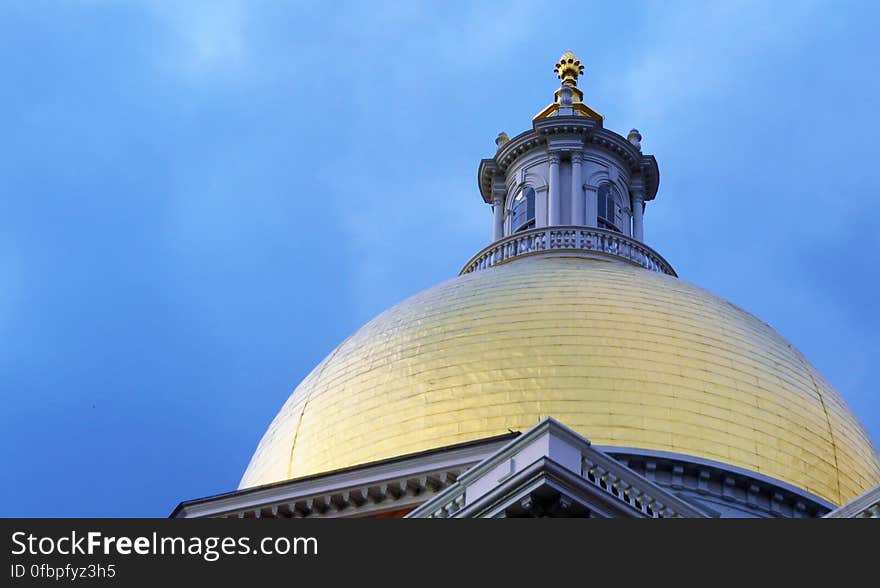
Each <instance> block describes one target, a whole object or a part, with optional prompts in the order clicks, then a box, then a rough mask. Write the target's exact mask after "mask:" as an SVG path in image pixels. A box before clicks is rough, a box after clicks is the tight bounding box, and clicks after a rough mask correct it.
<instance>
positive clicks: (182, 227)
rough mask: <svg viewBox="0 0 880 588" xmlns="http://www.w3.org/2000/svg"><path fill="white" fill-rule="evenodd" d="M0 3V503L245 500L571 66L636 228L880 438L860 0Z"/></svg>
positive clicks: (458, 238)
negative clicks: (576, 65)
mask: <svg viewBox="0 0 880 588" xmlns="http://www.w3.org/2000/svg"><path fill="white" fill-rule="evenodd" d="M367 4H368V3H352V4H342V5H340V4H338V3H335V2H334V3H329V2H303V3H283V2H260V1H253V0H250V1H214V2H204V3H201V2H185V3H184V2H170V1H169V2H133V1H130V2H110V1H106V2H102V1H81V2H37V1H22V2H5V3H3V5H2V7H0V56H2V58H0V63H2V73H3V91H2V92H0V121H2V133H0V395H2V402H3V410H2V411H0V447H2V449H0V451H2V464H3V465H2V467H0V505H2V510H0V515H4V516H35V515H40V516H165V515H167V514H168V513H169V512H170V511H171V509H172V508H173V507H174V506H175V505H176V504H177V502H179V501H180V500H184V499H189V498H195V497H199V496H204V495H209V494H214V493H218V492H222V491H227V490H232V489H234V488H235V487H236V486H237V484H238V481H239V478H240V476H241V474H242V472H243V471H244V469H245V467H246V465H247V462H248V460H249V458H250V455H251V453H252V451H253V449H254V448H255V447H256V444H257V442H258V441H259V439H260V437H261V436H262V434H263V431H264V430H265V428H266V426H267V425H268V422H269V421H270V420H271V418H272V417H273V416H274V414H275V412H276V411H277V410H278V408H280V406H281V404H282V403H283V401H284V400H285V399H286V398H287V396H288V395H289V393H290V392H291V391H292V390H293V388H294V387H295V386H296V384H297V383H298V382H299V380H300V379H302V378H303V377H304V376H305V375H306V374H307V373H308V372H309V371H310V370H311V368H312V367H313V366H314V365H315V364H316V363H317V362H318V361H320V359H321V358H323V357H324V356H325V355H326V354H327V353H328V352H329V351H330V350H331V349H332V348H333V347H335V346H336V345H337V344H338V343H339V342H340V341H342V339H344V338H345V337H346V336H347V335H349V334H350V333H351V332H352V331H354V330H355V329H357V327H358V326H360V325H361V324H363V323H364V322H366V321H367V320H368V319H369V318H371V317H372V316H374V315H375V314H377V313H378V312H380V311H381V310H383V309H385V308H387V307H388V306H390V305H392V304H394V303H396V302H398V301H400V300H402V299H403V298H406V297H407V296H409V295H411V294H414V293H416V292H418V291H420V290H422V289H424V288H426V287H429V286H431V285H433V284H435V283H438V282H440V281H442V280H444V279H446V278H448V277H451V276H453V275H455V274H456V273H457V272H458V270H459V269H460V267H461V265H462V264H463V263H464V262H465V261H466V260H467V259H468V258H469V257H470V256H471V255H472V254H473V253H475V252H476V251H477V250H479V249H480V248H481V247H482V246H484V245H485V244H487V242H488V239H489V236H490V235H491V214H490V211H489V210H488V208H487V207H486V206H485V205H483V204H481V199H480V197H479V196H478V192H477V186H476V181H475V175H476V166H477V164H478V161H479V159H480V158H482V157H487V156H490V155H491V154H492V153H493V152H494V142H493V140H494V137H495V135H496V134H497V133H498V132H499V131H501V130H504V131H507V132H508V133H509V134H510V135H511V136H513V135H515V134H517V133H519V132H521V131H523V130H525V129H527V128H528V127H529V125H530V121H531V117H532V115H533V114H535V113H536V112H538V110H540V109H541V108H542V107H543V106H545V105H546V104H547V103H548V102H549V101H550V99H551V96H552V92H553V90H554V89H555V87H556V80H555V78H554V75H553V73H552V66H553V63H554V61H555V60H556V59H557V58H558V57H559V55H560V54H561V52H562V51H563V50H565V49H567V48H571V49H573V50H574V51H575V52H576V53H577V54H578V55H579V56H580V58H581V60H582V62H584V63H585V64H586V68H587V73H586V77H585V78H584V81H583V83H582V84H581V87H582V88H583V89H584V91H585V93H586V100H587V102H588V103H589V104H590V105H591V106H593V107H594V108H596V109H598V110H599V111H600V112H602V113H603V114H604V115H605V117H606V118H605V124H606V127H608V128H610V129H612V130H615V131H618V132H621V133H624V134H625V133H626V132H627V131H628V130H629V129H630V128H631V127H634V126H635V127H638V128H639V129H640V130H641V132H642V135H643V146H644V148H645V151H646V152H648V153H653V154H655V155H656V157H657V159H658V161H659V164H660V170H661V183H660V192H659V194H658V197H657V200H656V201H655V202H653V203H651V204H650V205H649V206H648V209H647V213H646V217H645V227H646V229H645V232H646V240H647V242H648V243H649V244H650V245H651V246H653V247H654V248H655V249H657V250H658V251H660V252H661V253H662V254H663V255H664V256H665V257H666V258H667V259H668V260H669V261H670V262H671V263H673V265H674V266H675V268H676V269H677V271H678V273H679V275H680V276H681V277H682V278H684V279H687V280H689V281H691V282H694V283H696V284H699V285H701V286H703V287H705V288H707V289H709V290H711V291H713V292H715V293H717V294H720V295H722V296H724V297H726V298H728V299H730V300H731V301H733V302H734V303H736V304H738V305H740V306H742V307H743V308H745V309H747V310H749V311H751V312H752V313H754V314H756V315H758V316H759V317H761V318H762V319H763V320H765V321H766V322H768V323H769V324H770V325H772V326H773V327H775V328H776V329H777V330H779V331H780V332H781V333H782V334H783V335H784V336H785V337H787V338H788V339H789V340H790V341H792V342H793V343H794V344H795V345H796V346H797V347H798V348H799V349H800V350H801V351H803V352H804V353H805V355H806V356H807V357H808V358H809V359H810V360H811V361H812V362H813V363H814V364H815V365H816V366H817V367H818V368H819V369H820V371H822V372H823V373H824V374H825V375H826V376H827V377H828V378H829V379H830V381H831V382H833V383H834V385H835V386H836V387H837V389H838V390H839V391H840V392H841V393H842V395H843V396H844V397H845V398H846V400H847V401H848V402H849V403H850V405H851V406H852V407H853V409H854V410H855V411H856V413H857V414H858V415H859V417H860V418H861V420H862V422H863V423H864V425H865V426H866V428H867V429H868V431H869V433H870V434H871V436H872V438H873V439H874V442H875V444H877V443H878V441H880V399H878V388H877V384H876V373H877V372H876V366H877V364H878V362H880V345H878V338H877V333H878V332H880V319H878V313H877V310H876V308H875V306H876V304H877V301H878V300H880V281H878V269H877V268H878V260H880V237H878V233H880V221H878V217H877V214H876V211H875V207H876V204H877V201H878V189H877V178H876V175H877V174H876V164H875V163H874V162H873V157H872V155H871V154H872V152H873V150H874V145H875V143H876V141H877V137H878V135H880V133H878V130H880V123H878V121H877V113H878V111H880V99H878V96H880V81H878V77H877V75H876V72H877V71H878V70H880V67H878V66H880V64H878V61H880V59H878V57H877V55H878V52H877V50H876V30H875V29H876V27H875V23H876V22H877V20H878V19H880V8H877V6H878V5H877V4H876V3H873V2H867V1H865V2H848V3H843V2H826V3H823V2H800V1H799V2H772V3H771V2H736V3H724V2H702V3H701V2H695V1H694V2H681V3H669V2H581V3H577V4H575V5H571V6H570V7H568V8H567V9H566V11H565V14H560V13H559V12H557V11H548V10H547V9H546V6H545V5H542V4H541V3H528V2H516V1H506V2H498V3H470V2H458V3H456V2H453V3H448V2H444V3H439V2H438V3H424V4H423V3H417V2H409V1H408V2H399V3H395V2H389V3H385V4H382V3H373V2H371V3H369V6H367Z"/></svg>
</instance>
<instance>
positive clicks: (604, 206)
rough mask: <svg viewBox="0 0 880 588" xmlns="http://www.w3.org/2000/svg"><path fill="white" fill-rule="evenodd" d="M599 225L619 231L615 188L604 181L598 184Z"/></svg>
mask: <svg viewBox="0 0 880 588" xmlns="http://www.w3.org/2000/svg"><path fill="white" fill-rule="evenodd" d="M598 200H599V226H600V227H601V228H603V229H611V230H612V231H619V229H618V228H617V189H616V188H615V187H614V186H612V185H611V184H608V183H605V184H602V185H601V186H599V198H598Z"/></svg>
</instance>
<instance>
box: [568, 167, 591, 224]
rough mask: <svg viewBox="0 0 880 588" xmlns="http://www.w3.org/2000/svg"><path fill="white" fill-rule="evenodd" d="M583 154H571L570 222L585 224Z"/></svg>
mask: <svg viewBox="0 0 880 588" xmlns="http://www.w3.org/2000/svg"><path fill="white" fill-rule="evenodd" d="M582 161H583V156H581V154H580V153H572V154H571V224H573V225H581V226H583V225H585V224H586V222H587V218H586V211H585V209H584V205H585V204H586V202H585V201H584V180H583V175H582V173H581V162H582Z"/></svg>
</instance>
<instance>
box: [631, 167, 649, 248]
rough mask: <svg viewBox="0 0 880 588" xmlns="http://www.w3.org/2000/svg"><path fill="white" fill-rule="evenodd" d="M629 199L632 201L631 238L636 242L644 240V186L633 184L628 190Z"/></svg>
mask: <svg viewBox="0 0 880 588" xmlns="http://www.w3.org/2000/svg"><path fill="white" fill-rule="evenodd" d="M630 197H631V199H632V215H633V216H632V219H633V224H632V236H633V239H636V240H637V241H644V240H645V222H644V211H645V185H644V183H642V182H641V181H638V182H633V184H632V187H631V188H630Z"/></svg>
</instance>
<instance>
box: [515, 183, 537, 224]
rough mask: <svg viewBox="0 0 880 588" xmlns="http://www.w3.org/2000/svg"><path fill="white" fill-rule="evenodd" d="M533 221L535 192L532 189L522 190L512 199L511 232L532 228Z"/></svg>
mask: <svg viewBox="0 0 880 588" xmlns="http://www.w3.org/2000/svg"><path fill="white" fill-rule="evenodd" d="M534 220H535V191H534V190H533V189H532V188H523V190H522V191H521V192H520V193H519V194H518V195H517V197H516V198H514V199H513V221H512V222H511V230H512V231H513V232H516V231H521V230H523V229H528V228H531V227H532V226H534V224H535V223H534Z"/></svg>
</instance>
